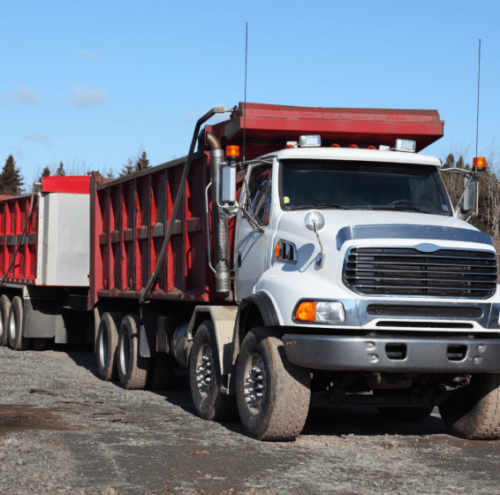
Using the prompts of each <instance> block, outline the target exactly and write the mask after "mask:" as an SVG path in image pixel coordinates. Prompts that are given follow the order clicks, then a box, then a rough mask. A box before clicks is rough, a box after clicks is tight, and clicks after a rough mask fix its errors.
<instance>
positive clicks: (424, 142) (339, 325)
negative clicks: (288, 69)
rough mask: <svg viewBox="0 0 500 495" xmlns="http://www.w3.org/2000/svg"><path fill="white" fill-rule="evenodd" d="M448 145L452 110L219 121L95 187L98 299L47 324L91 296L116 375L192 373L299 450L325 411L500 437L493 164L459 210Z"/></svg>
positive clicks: (247, 421) (215, 406) (262, 431)
mask: <svg viewBox="0 0 500 495" xmlns="http://www.w3.org/2000/svg"><path fill="white" fill-rule="evenodd" d="M226 112H227V113H229V117H228V118H227V119H226V120H223V121H222V122H219V123H216V124H213V125H211V124H209V123H207V122H208V121H209V119H210V118H212V117H213V116H214V115H216V114H223V113H226ZM443 132H444V122H443V121H441V119H440V116H439V113H438V112H437V111H435V110H390V109H345V108H344V109H342V108H310V107H291V106H280V105H264V104H253V103H240V104H239V106H236V107H234V108H232V109H225V108H214V109H212V110H210V111H209V112H207V114H206V115H204V116H203V117H201V118H200V119H199V120H198V122H197V124H196V126H195V129H194V133H193V137H192V141H191V145H190V149H189V153H188V154H187V156H185V157H183V158H179V159H176V160H173V161H170V162H167V163H164V164H161V165H158V166H156V167H151V168H148V169H146V170H143V171H139V172H137V173H134V174H132V175H130V176H126V177H122V178H118V179H115V180H106V179H104V178H102V177H100V176H99V175H96V174H94V175H93V176H92V177H91V178H90V195H89V229H88V231H87V232H88V235H89V249H90V252H89V280H88V288H87V289H83V290H82V291H81V292H79V291H77V290H76V288H72V289H71V290H69V289H64V288H61V289H57V290H58V291H59V292H58V296H57V297H59V296H60V297H62V298H63V299H62V300H63V304H60V305H59V306H58V307H57V308H55V309H54V308H53V309H52V310H51V315H50V316H51V317H54V313H57V314H59V313H58V311H60V310H61V309H60V308H63V309H65V311H66V312H70V313H72V314H73V313H75V312H76V311H80V310H82V309H83V308H82V307H81V306H78V305H77V301H79V302H82V301H83V300H84V299H85V298H86V299H85V301H86V307H85V309H86V310H87V315H88V314H90V315H92V320H93V325H89V326H88V327H90V328H92V327H93V330H94V337H93V340H94V345H95V352H96V357H97V364H98V369H99V374H100V376H101V378H102V379H104V380H119V381H120V382H121V384H122V385H123V386H124V387H125V388H127V389H142V388H152V389H164V388H169V387H170V386H171V385H172V383H173V380H174V376H175V375H178V374H179V370H180V372H184V373H185V374H186V377H187V379H188V381H189V386H190V390H191V395H192V399H193V403H194V406H195V409H196V412H197V414H198V415H199V416H200V417H202V418H204V419H206V420H212V421H223V420H229V419H233V418H237V417H238V416H239V419H240V421H241V423H242V425H243V428H244V430H245V431H246V433H247V434H248V435H250V436H251V437H253V438H256V439H259V440H270V441H273V440H274V441H282V440H292V439H294V438H296V437H297V436H298V435H299V434H300V432H301V431H302V428H303V426H304V424H305V421H306V418H307V415H308V411H309V409H310V407H311V406H318V407H323V408H328V407H331V408H338V407H355V406H371V407H377V408H378V410H379V412H380V414H381V416H382V417H384V418H387V419H389V420H392V421H421V420H423V419H425V418H427V417H428V416H430V414H431V413H432V411H433V409H434V407H436V406H438V407H439V411H440V414H441V417H442V419H443V421H444V423H445V424H446V426H447V427H448V429H449V431H450V432H451V433H452V434H454V435H457V436H461V437H465V438H471V439H496V438H498V436H499V434H500V388H499V386H500V381H499V380H500V378H499V376H500V375H499V374H498V373H499V372H500V340H499V336H500V333H499V332H500V324H499V309H500V297H499V295H498V291H497V283H496V280H497V255H496V252H495V248H494V245H493V242H492V239H491V237H490V236H489V235H487V234H485V233H483V232H480V231H478V230H477V229H476V228H474V227H473V226H472V225H470V223H468V221H467V220H469V218H468V217H470V214H472V213H474V211H475V208H476V207H477V187H478V182H477V176H478V170H479V169H481V168H483V166H484V160H480V159H478V160H477V161H475V165H477V166H476V167H475V169H474V170H473V171H471V172H470V173H467V174H466V175H465V181H464V194H463V197H462V198H461V201H462V199H463V204H459V205H453V204H452V203H451V201H450V197H449V195H448V193H447V191H446V188H445V186H444V183H443V181H442V178H441V175H440V168H441V161H440V160H439V159H437V158H434V157H431V156H427V155H424V154H421V153H420V151H422V150H423V149H424V148H425V147H427V146H429V145H430V144H432V143H434V142H436V141H437V140H438V139H439V138H440V137H442V136H443ZM195 148H196V151H195ZM5 201H6V202H8V201H12V200H10V199H6V200H5ZM24 202H25V206H24V209H25V210H26V198H25V199H24ZM2 203H3V200H0V205H1V204H2ZM0 208H1V206H0ZM20 225H22V221H21V223H20ZM81 227H82V228H84V227H83V225H82V226H81ZM38 230H39V231H40V227H39V228H38ZM7 237H8V236H7ZM7 237H6V238H7ZM0 239H1V238H0ZM17 242H20V244H23V242H24V240H22V239H18V241H17ZM75 260H76V258H75ZM5 265H6V264H4V266H5ZM4 269H5V268H4ZM0 275H1V273H0ZM9 284H10V285H9V287H8V290H9V291H12V290H14V289H15V290H22V291H24V290H25V287H26V286H25V285H23V284H24V282H22V281H19V279H18V281H17V282H16V281H15V280H14V281H12V280H11V281H9ZM16 284H17V285H16ZM73 287H76V286H73ZM48 289H50V290H53V288H50V287H48ZM37 290H39V291H42V290H43V288H42V287H40V288H39V289H37ZM23 293H24V292H23ZM9 294H10V295H9ZM11 296H12V292H10V293H6V294H5V297H6V298H7V299H8V300H9V301H12V299H11ZM82 296H83V299H82ZM3 297H4V296H2V298H3ZM16 297H18V296H16ZM42 299H43V296H41V295H40V294H38V303H37V304H38V306H39V307H41V305H43V304H42V302H41V300H42ZM21 302H22V301H21ZM16 304H17V305H18V306H19V302H16ZM11 307H14V303H13V302H11ZM0 308H1V304H0ZM11 314H12V311H11ZM25 314H26V311H25ZM57 317H58V318H60V317H59V316H57ZM21 333H22V335H23V336H25V337H26V338H33V339H35V338H39V337H42V335H38V333H37V329H36V325H34V324H30V323H27V321H25V322H24V327H23V328H22V331H21ZM75 333H76V334H77V335H79V336H80V337H81V336H82V335H83V333H82V332H80V333H78V332H75ZM85 335H87V333H85ZM45 336H47V337H48V332H46V333H44V334H43V337H45ZM47 337H45V338H47ZM56 338H57V335H56Z"/></svg>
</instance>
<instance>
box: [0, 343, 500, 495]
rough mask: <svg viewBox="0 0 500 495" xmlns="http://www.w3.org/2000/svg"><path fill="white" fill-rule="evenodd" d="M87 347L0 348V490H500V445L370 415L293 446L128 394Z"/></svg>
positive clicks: (348, 413) (319, 421) (171, 403)
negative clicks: (104, 374)
mask: <svg viewBox="0 0 500 495" xmlns="http://www.w3.org/2000/svg"><path fill="white" fill-rule="evenodd" d="M96 375H97V370H96V365H95V361H94V356H93V354H92V352H91V351H90V350H88V351H85V352H82V351H74V350H71V349H70V348H68V347H61V348H58V349H57V350H56V351H46V352H42V353H36V352H32V351H28V352H14V351H11V350H9V349H7V348H4V347H2V348H0V377H1V395H0V493H1V494H2V495H5V494H9V495H10V494H37V495H38V494H47V493H49V494H85V495H86V494H96V495H97V494H99V495H101V494H106V495H108V494H115V495H118V494H121V495H125V494H129V495H132V494H169V493H178V494H188V493H196V494H226V495H229V494H232V495H235V494H255V495H257V494H267V495H271V494H278V493H279V494H286V495H290V494H301V495H302V494H330V493H335V494H337V493H339V494H370V495H371V494H393V493H396V494H422V493H424V494H459V493H464V494H465V493H466V494H476V493H478V494H488V495H491V494H500V472H499V470H498V459H499V457H500V442H471V441H465V440H460V439H457V438H454V437H451V436H449V435H448V434H447V433H446V431H445V429H444V427H443V425H442V423H441V420H440V418H439V414H438V413H437V411H435V412H434V413H433V416H432V417H431V418H429V419H428V420H426V421H424V422H422V423H418V424H395V423H392V424H391V423H388V422H384V421H382V420H381V419H380V417H379V416H378V414H377V412H376V410H374V409H373V410H372V409H363V410H360V409H349V410H346V409H344V410H339V411H337V412H334V413H331V412H329V413H325V412H321V411H320V412H317V411H315V412H314V413H311V414H310V417H309V419H308V421H307V424H306V427H305V430H304V432H303V434H302V435H301V436H300V437H299V438H298V439H297V441H295V442H290V443H262V442H257V441H254V440H252V439H250V438H248V437H246V436H245V435H244V434H243V432H242V429H241V427H240V425H239V423H238V422H230V423H210V422H206V421H203V420H201V419H199V418H198V417H196V416H195V415H194V410H193V406H192V404H191V398H190V394H189V392H188V391H187V390H183V389H182V388H179V390H176V391H171V392H164V393H157V392H138V391H126V390H123V389H122V388H121V387H120V386H119V385H118V384H115V383H106V382H103V381H101V380H99V379H98V378H97V376H96Z"/></svg>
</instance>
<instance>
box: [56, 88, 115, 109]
mask: <svg viewBox="0 0 500 495" xmlns="http://www.w3.org/2000/svg"><path fill="white" fill-rule="evenodd" d="M70 86H71V89H72V90H73V91H74V92H75V95H74V96H73V98H68V99H64V100H61V103H62V104H63V105H72V106H74V107H81V108H90V107H95V106H97V105H101V104H102V103H104V102H105V101H106V100H107V99H108V98H109V96H108V93H107V92H106V91H105V90H104V89H87V88H86V87H84V86H80V85H79V84H75V83H72V84H70Z"/></svg>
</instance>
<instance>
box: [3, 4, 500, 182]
mask: <svg viewBox="0 0 500 495" xmlns="http://www.w3.org/2000/svg"><path fill="white" fill-rule="evenodd" d="M0 18H1V20H2V22H1V27H0V46H1V47H2V49H1V50H0V74H1V77H0V166H3V164H4V160H5V159H7V157H8V156H9V154H12V155H14V158H15V160H16V163H17V165H18V166H19V167H20V168H21V172H22V174H23V175H24V177H25V178H26V181H27V182H29V181H33V180H35V179H36V176H37V174H39V173H40V172H41V170H42V169H43V167H45V166H47V165H48V166H49V167H51V168H54V167H56V166H57V165H58V164H59V162H60V161H63V163H64V164H65V165H66V167H67V168H71V167H73V169H74V170H83V169H86V170H88V169H91V170H100V171H101V172H106V171H109V170H110V169H113V170H114V171H115V173H116V172H119V171H120V170H121V169H122V167H123V165H124V164H125V163H126V162H127V160H128V158H130V157H134V156H136V155H137V153H138V152H139V151H140V150H145V151H146V152H147V154H148V157H149V159H150V163H151V164H152V165H156V164H160V163H164V162H166V161H168V160H171V159H172V158H174V157H180V156H184V155H186V154H187V152H188V149H189V145H190V141H191V137H192V133H193V129H194V126H195V124H196V120H197V119H198V118H199V117H200V116H201V115H203V114H204V113H205V112H206V111H207V110H208V109H210V108H212V107H214V106H220V105H221V104H222V105H224V106H226V107H232V106H234V105H237V104H238V102H240V101H243V98H244V61H245V22H248V26H249V43H248V81H247V101H249V102H257V103H274V104H283V105H298V106H302V105H303V106H321V107H351V108H353V107H354V108H355V107H360V108H403V109H404V108H409V109H436V110H438V111H439V113H440V116H441V119H442V120H444V121H445V122H446V124H445V136H444V138H442V139H441V140H440V141H438V142H437V143H435V144H433V145H432V146H430V147H429V148H427V149H426V150H425V151H424V153H426V154H431V155H435V156H438V157H439V158H444V157H445V156H446V155H447V154H448V153H449V152H455V154H457V153H459V152H460V151H463V150H467V149H468V150H469V156H470V157H472V156H474V153H475V138H476V114H477V82H478V81H477V76H478V74H477V73H478V40H479V39H481V40H482V52H481V93H480V116H479V155H480V156H481V155H482V154H483V155H484V154H486V152H487V150H489V149H490V148H491V146H492V143H493V142H494V140H495V139H497V140H500V133H499V132H500V91H499V88H500V29H499V24H498V23H499V19H500V2H499V1H498V0H494V1H493V0H491V1H483V0H476V1H475V2H470V1H461V0H458V1H457V0H453V1H449V0H440V1H436V0H433V1H427V0H421V1H419V2H401V1H400V0H399V1H385V0H379V1H377V2H374V1H373V0H372V1H357V0H351V1H345V0H344V1H342V2H339V1H335V0H329V1H316V2H303V1H300V2H297V1H273V0H267V1H260V0H252V1H251V2H241V1H235V0H232V1H215V2H207V1H198V0H190V1H189V2H173V1H165V0H163V1H157V0H149V1H142V2H139V1H130V0H121V1H119V2H118V1H113V2H112V1H109V0H99V1H94V0H85V2H81V1H79V2H75V1H72V0H64V1H61V0H52V1H50V2H49V1H35V0H32V1H24V0H16V2H8V1H7V0H4V1H3V2H0Z"/></svg>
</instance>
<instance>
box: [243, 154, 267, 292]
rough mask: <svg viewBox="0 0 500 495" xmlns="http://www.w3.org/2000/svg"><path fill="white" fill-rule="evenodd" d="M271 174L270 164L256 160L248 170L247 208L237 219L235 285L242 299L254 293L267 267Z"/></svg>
mask: <svg viewBox="0 0 500 495" xmlns="http://www.w3.org/2000/svg"><path fill="white" fill-rule="evenodd" d="M271 178H272V165H271V164H267V163H266V164H256V165H253V166H251V167H250V170H249V171H248V175H247V183H248V191H245V192H244V199H243V209H244V211H241V210H240V211H239V212H238V216H237V221H236V225H237V229H236V242H235V275H236V283H235V288H236V299H237V300H239V301H240V300H241V299H243V298H245V297H248V296H249V295H251V294H252V293H253V288H254V286H255V284H256V283H257V281H258V280H259V278H260V276H261V275H262V273H263V271H264V270H265V268H266V262H267V245H268V237H269V235H270V234H269V230H270V229H269V227H268V226H269V218H270V215H271V207H272V201H271V194H272V187H271ZM249 217H250V218H249Z"/></svg>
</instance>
